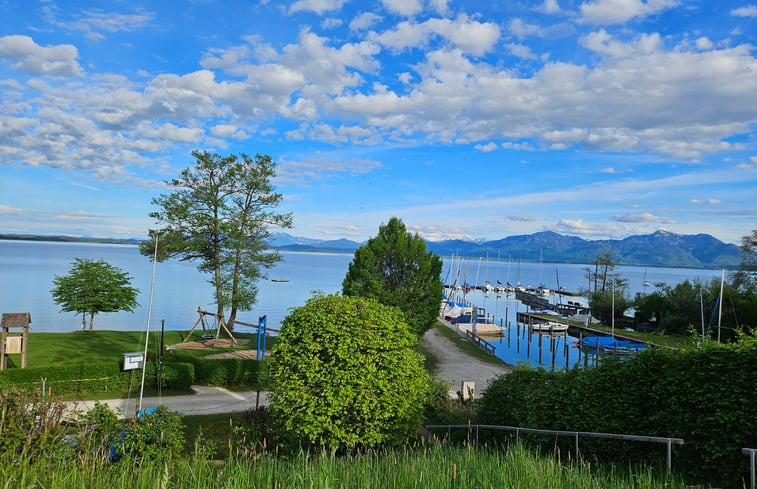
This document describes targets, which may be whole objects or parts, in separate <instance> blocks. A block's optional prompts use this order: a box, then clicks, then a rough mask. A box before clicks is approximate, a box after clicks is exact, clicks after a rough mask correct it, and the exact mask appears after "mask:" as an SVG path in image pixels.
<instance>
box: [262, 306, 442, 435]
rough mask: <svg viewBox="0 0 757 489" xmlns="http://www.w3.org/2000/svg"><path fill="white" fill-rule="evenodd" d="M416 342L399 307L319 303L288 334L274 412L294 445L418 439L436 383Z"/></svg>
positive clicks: (279, 349)
mask: <svg viewBox="0 0 757 489" xmlns="http://www.w3.org/2000/svg"><path fill="white" fill-rule="evenodd" d="M416 341H417V339H416V337H415V335H414V334H413V333H412V332H411V331H410V328H409V326H408V325H407V323H405V322H404V321H403V320H402V314H399V313H398V311H397V310H396V309H395V308H393V307H388V306H384V305H381V304H379V303H378V302H376V301H375V300H373V299H366V298H363V297H340V296H338V295H329V296H321V297H314V298H312V299H310V300H309V301H308V302H307V303H306V304H305V305H304V306H302V307H299V308H297V309H295V310H294V311H292V313H291V314H290V315H289V316H287V317H286V318H285V319H284V321H283V323H282V328H281V334H280V335H279V339H278V341H277V342H276V345H275V346H274V349H273V357H272V362H271V367H270V369H271V370H270V372H271V378H272V383H271V385H272V392H271V396H270V398H269V399H270V406H271V410H272V413H273V416H274V419H275V420H276V422H277V425H278V426H279V428H280V429H281V430H283V432H282V434H283V435H285V436H284V440H285V441H286V440H289V441H291V443H292V444H293V446H295V447H296V446H299V445H301V444H303V445H305V446H308V445H310V446H313V445H315V446H325V447H328V448H330V449H351V448H360V447H376V446H382V445H387V444H389V445H397V444H402V443H404V442H405V441H406V440H407V437H408V436H411V435H414V434H416V433H417V432H418V429H419V428H420V424H421V421H422V418H423V409H424V400H425V399H426V396H427V393H428V391H429V388H430V377H429V375H428V374H427V372H426V371H425V368H424V366H423V357H422V356H421V355H420V354H419V353H418V352H417V351H415V349H414V346H415V344H416Z"/></svg>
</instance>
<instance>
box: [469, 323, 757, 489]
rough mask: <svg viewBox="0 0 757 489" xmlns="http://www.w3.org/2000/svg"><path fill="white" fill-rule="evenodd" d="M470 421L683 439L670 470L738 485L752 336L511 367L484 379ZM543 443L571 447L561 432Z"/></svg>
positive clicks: (754, 439)
mask: <svg viewBox="0 0 757 489" xmlns="http://www.w3.org/2000/svg"><path fill="white" fill-rule="evenodd" d="M477 422H478V423H480V424H496V425H509V426H521V427H528V428H542V429H549V430H568V431H593V432H605V433H625V434H636V435H649V436H662V437H675V438H683V439H684V441H685V444H684V445H683V446H676V447H675V448H674V450H673V468H674V470H677V471H680V472H681V473H682V474H684V475H685V477H686V478H687V479H690V480H691V481H692V482H697V483H709V484H714V485H717V486H719V487H742V480H743V479H744V478H745V477H747V476H748V474H749V465H748V460H749V459H748V457H746V456H744V455H743V454H742V452H741V449H742V448H745V447H750V448H757V338H748V339H746V340H744V341H742V342H741V343H739V344H736V345H718V344H708V345H706V346H704V347H702V348H701V349H699V350H697V351H691V352H677V351H671V350H662V349H651V350H648V351H645V352H642V353H641V354H639V355H638V356H637V357H635V358H630V359H626V360H624V361H620V360H612V359H608V360H607V361H605V362H603V363H601V364H600V365H599V366H598V367H596V368H593V369H587V370H579V369H574V370H571V371H568V372H547V371H544V370H535V369H531V368H527V367H519V368H517V369H515V371H514V372H513V373H512V374H510V375H504V376H501V377H499V378H498V379H496V380H495V381H494V382H492V383H491V384H490V386H489V388H488V389H487V390H486V391H485V392H484V394H483V395H482V398H481V399H480V401H479V403H478V412H477ZM542 441H545V440H544V439H542ZM548 443H550V445H551V446H554V444H555V443H557V444H558V445H560V446H562V449H563V450H564V451H570V452H572V451H573V446H572V444H573V443H574V442H573V441H572V440H569V439H566V438H563V439H562V440H555V439H554V438H549V440H548ZM580 448H581V451H582V453H583V455H584V456H590V457H596V458H600V459H601V458H608V459H617V458H618V457H622V458H627V459H631V460H639V459H645V458H649V457H650V454H657V455H660V456H662V460H664V454H665V453H666V452H665V450H666V448H665V446H664V445H659V444H651V443H650V444H638V443H636V442H617V441H606V440H594V439H585V440H584V439H582V440H581V442H580Z"/></svg>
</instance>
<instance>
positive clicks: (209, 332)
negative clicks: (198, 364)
mask: <svg viewBox="0 0 757 489" xmlns="http://www.w3.org/2000/svg"><path fill="white" fill-rule="evenodd" d="M197 314H199V315H200V317H199V318H197V321H195V324H194V326H192V329H191V330H190V331H189V334H188V335H187V337H186V338H184V340H183V341H182V343H186V342H188V341H190V339H191V338H192V333H194V331H195V330H196V329H197V326H202V333H203V334H202V336H201V337H200V338H201V339H203V340H213V348H215V347H216V344H217V342H218V339H219V338H220V337H221V329H223V330H224V331H226V334H227V335H229V339H231V344H232V345H234V346H237V340H236V338H234V335H233V334H231V330H230V329H229V328H228V326H226V320H225V319H224V318H223V317H218V314H216V313H213V312H208V311H203V310H202V308H201V307H198V308H197ZM205 316H210V317H211V318H213V320H214V322H215V332H213V328H209V327H208V326H206V324H205Z"/></svg>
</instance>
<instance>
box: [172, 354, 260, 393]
mask: <svg viewBox="0 0 757 489" xmlns="http://www.w3.org/2000/svg"><path fill="white" fill-rule="evenodd" d="M172 359H173V360H175V361H179V362H184V363H190V364H192V365H193V367H194V375H195V383H196V384H202V385H220V386H223V385H245V386H249V387H250V388H252V389H259V390H266V389H267V388H268V386H269V381H268V368H267V366H268V361H267V360H262V361H257V360H247V359H243V358H223V359H207V358H202V357H195V356H191V355H182V354H181V353H175V354H173V355H172Z"/></svg>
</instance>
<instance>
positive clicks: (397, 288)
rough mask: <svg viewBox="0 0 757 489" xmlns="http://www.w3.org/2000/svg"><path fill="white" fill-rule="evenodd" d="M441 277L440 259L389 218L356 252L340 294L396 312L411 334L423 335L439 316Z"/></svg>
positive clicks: (398, 220)
mask: <svg viewBox="0 0 757 489" xmlns="http://www.w3.org/2000/svg"><path fill="white" fill-rule="evenodd" d="M441 273H442V260H441V258H439V256H437V255H436V254H434V253H432V252H427V251H426V243H424V242H423V239H421V237H420V236H418V235H417V234H415V235H413V234H411V233H409V232H408V231H407V229H406V228H405V225H404V224H403V223H402V221H401V220H400V219H398V218H396V217H392V218H391V219H389V222H388V223H386V224H382V225H381V226H379V231H378V234H377V235H376V236H375V237H373V238H371V239H369V240H368V242H367V243H366V244H364V245H363V246H361V247H360V248H358V249H357V250H356V251H355V257H354V258H353V260H352V262H351V263H350V265H349V268H348V270H347V275H346V277H345V278H344V281H343V282H342V293H343V294H344V295H348V296H360V297H371V298H374V299H376V300H378V301H379V302H381V303H382V304H385V305H388V306H395V307H397V308H399V309H400V310H402V312H403V313H404V314H405V319H406V320H407V322H408V324H410V326H411V328H412V329H413V331H415V333H416V334H418V335H422V334H423V333H424V332H425V331H426V330H427V329H428V328H429V327H430V326H431V325H432V324H433V323H434V321H435V320H436V318H437V317H438V315H439V304H440V301H441V297H442V280H441Z"/></svg>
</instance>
